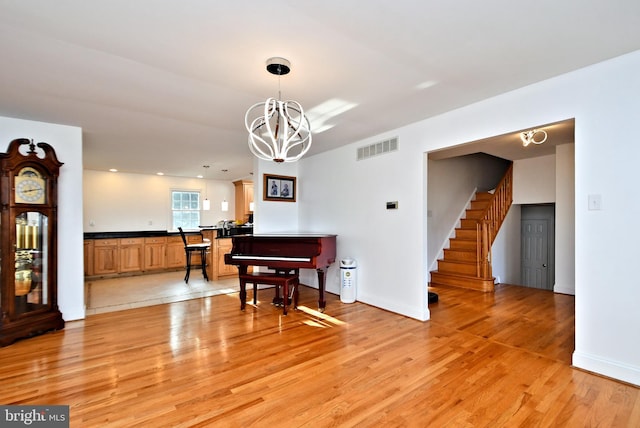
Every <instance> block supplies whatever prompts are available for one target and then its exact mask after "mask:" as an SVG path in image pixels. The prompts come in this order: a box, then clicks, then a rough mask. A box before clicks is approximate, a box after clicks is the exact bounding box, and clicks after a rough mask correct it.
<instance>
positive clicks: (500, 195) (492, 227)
mask: <svg viewBox="0 0 640 428" xmlns="http://www.w3.org/2000/svg"><path fill="white" fill-rule="evenodd" d="M512 202H513V162H512V163H511V165H509V168H507V171H506V172H505V174H504V176H503V177H502V179H501V180H500V183H498V186H496V189H495V191H494V192H493V195H492V196H491V199H490V200H489V203H488V204H487V207H486V208H485V209H484V212H483V214H482V215H481V216H480V217H479V218H478V220H477V222H476V255H477V257H476V260H477V267H476V273H477V276H478V277H479V278H485V279H489V278H491V277H492V272H491V245H492V244H493V241H494V240H495V239H496V235H497V234H498V231H499V230H500V226H502V222H503V221H504V219H505V217H506V216H507V212H508V211H509V208H510V207H511V203H512Z"/></svg>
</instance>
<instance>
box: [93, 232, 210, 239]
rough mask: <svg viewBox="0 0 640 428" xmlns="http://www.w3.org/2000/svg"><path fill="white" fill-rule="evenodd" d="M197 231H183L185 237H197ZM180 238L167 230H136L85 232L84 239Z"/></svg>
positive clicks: (177, 233) (178, 233)
mask: <svg viewBox="0 0 640 428" xmlns="http://www.w3.org/2000/svg"><path fill="white" fill-rule="evenodd" d="M199 233H200V232H197V231H185V232H184V234H185V235H197V234H199ZM176 235H178V236H180V232H169V231H167V230H136V231H129V232H87V233H85V234H84V239H115V238H155V237H158V236H176Z"/></svg>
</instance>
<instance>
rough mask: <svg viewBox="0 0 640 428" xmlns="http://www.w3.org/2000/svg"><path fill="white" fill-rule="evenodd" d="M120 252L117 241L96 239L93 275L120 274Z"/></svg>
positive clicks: (94, 243)
mask: <svg viewBox="0 0 640 428" xmlns="http://www.w3.org/2000/svg"><path fill="white" fill-rule="evenodd" d="M119 261H120V251H119V249H118V240H117V239H96V240H95V241H94V242H93V274H94V275H109V274H115V273H118V268H119Z"/></svg>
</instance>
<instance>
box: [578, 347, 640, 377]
mask: <svg viewBox="0 0 640 428" xmlns="http://www.w3.org/2000/svg"><path fill="white" fill-rule="evenodd" d="M573 365H574V366H575V367H577V368H580V369H583V370H587V371H590V372H593V373H597V374H600V375H603V376H607V377H610V378H613V379H618V380H620V381H622V382H627V383H631V384H633V385H637V386H640V367H637V366H632V365H629V364H625V363H621V362H619V361H612V360H608V359H606V358H602V357H599V356H597V355H592V354H588V353H585V352H580V351H574V352H573Z"/></svg>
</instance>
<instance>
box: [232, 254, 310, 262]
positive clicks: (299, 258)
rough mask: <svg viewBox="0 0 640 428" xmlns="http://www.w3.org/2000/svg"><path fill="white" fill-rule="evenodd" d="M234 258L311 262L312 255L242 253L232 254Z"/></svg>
mask: <svg viewBox="0 0 640 428" xmlns="http://www.w3.org/2000/svg"><path fill="white" fill-rule="evenodd" d="M231 258H232V259H233V260H266V261H270V262H272V261H279V262H310V261H311V257H277V256H245V255H240V254H232V255H231Z"/></svg>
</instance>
